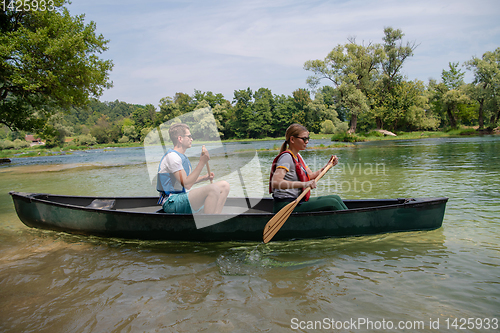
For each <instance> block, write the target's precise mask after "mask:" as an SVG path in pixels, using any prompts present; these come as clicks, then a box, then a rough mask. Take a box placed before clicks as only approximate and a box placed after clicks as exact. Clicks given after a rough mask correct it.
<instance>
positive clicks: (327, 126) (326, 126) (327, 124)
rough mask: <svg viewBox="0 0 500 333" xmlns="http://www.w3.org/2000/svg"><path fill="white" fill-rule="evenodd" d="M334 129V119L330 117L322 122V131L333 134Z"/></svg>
mask: <svg viewBox="0 0 500 333" xmlns="http://www.w3.org/2000/svg"><path fill="white" fill-rule="evenodd" d="M334 130H335V125H333V121H331V120H330V119H327V120H325V121H324V122H322V123H321V133H323V134H333V131H334Z"/></svg>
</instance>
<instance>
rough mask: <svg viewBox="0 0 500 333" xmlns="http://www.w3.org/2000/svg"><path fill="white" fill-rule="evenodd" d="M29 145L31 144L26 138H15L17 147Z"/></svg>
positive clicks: (15, 146)
mask: <svg viewBox="0 0 500 333" xmlns="http://www.w3.org/2000/svg"><path fill="white" fill-rule="evenodd" d="M29 146H30V144H29V142H28V141H26V140H21V139H15V140H14V148H15V149H21V148H27V147H29Z"/></svg>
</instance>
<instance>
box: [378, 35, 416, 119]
mask: <svg viewBox="0 0 500 333" xmlns="http://www.w3.org/2000/svg"><path fill="white" fill-rule="evenodd" d="M403 37H404V33H403V32H402V31H401V30H400V29H393V28H391V27H387V28H385V29H384V38H383V40H384V44H383V47H384V52H385V57H384V59H383V60H382V62H381V75H380V78H379V79H378V80H377V84H376V89H375V94H374V95H373V96H369V97H370V98H372V99H373V100H374V102H373V105H372V108H371V112H372V114H373V116H374V118H375V122H376V125H377V128H378V129H381V128H382V127H383V125H384V123H387V122H389V123H392V119H391V118H394V117H398V116H396V115H394V114H393V113H398V112H401V111H403V112H404V111H405V110H401V109H400V108H396V109H394V108H393V107H392V105H391V104H393V103H394V101H395V100H397V99H398V98H399V97H405V96H401V95H399V93H400V92H401V91H404V90H406V88H407V87H408V85H411V83H410V82H404V77H403V75H402V74H401V69H402V67H403V64H404V62H405V61H406V59H408V58H409V57H411V56H412V55H413V51H414V50H415V48H416V44H415V42H406V43H404V42H403ZM399 85H404V86H399ZM407 101H408V99H407V100H406V101H405V102H407ZM402 104H404V102H403V103H402ZM407 106H408V107H410V105H407Z"/></svg>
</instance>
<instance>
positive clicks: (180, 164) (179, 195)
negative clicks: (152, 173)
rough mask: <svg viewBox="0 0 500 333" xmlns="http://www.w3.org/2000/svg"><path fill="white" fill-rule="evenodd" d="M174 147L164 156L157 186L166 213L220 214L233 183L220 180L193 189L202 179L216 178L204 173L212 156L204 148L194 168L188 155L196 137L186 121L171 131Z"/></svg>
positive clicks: (159, 201) (160, 202)
mask: <svg viewBox="0 0 500 333" xmlns="http://www.w3.org/2000/svg"><path fill="white" fill-rule="evenodd" d="M168 133H169V136H170V140H172V142H173V143H174V148H173V149H169V150H168V151H167V153H166V154H165V155H164V156H163V157H162V159H161V161H160V165H159V167H158V180H157V185H156V189H157V190H158V192H160V199H159V200H158V204H160V205H162V206H163V210H164V211H165V212H166V213H179V214H193V213H197V212H200V211H201V210H203V212H204V213H206V214H220V213H221V211H222V207H224V204H225V202H226V199H227V195H228V194H229V183H228V182H226V181H218V182H216V183H213V184H209V185H205V186H202V187H198V188H195V189H192V190H191V187H192V186H193V185H194V184H196V183H199V182H202V181H206V180H212V179H213V178H214V173H213V172H211V173H210V174H208V173H207V174H206V175H203V176H200V173H201V171H202V170H203V168H204V167H205V165H206V164H207V163H208V160H209V159H210V155H209V154H208V151H206V150H204V151H202V153H201V156H200V161H199V162H198V165H197V166H196V168H194V170H193V169H192V166H191V162H189V159H188V158H187V157H186V155H184V154H185V153H186V150H187V149H189V148H191V144H192V142H193V136H192V135H191V132H190V130H189V127H188V126H187V125H186V124H174V125H172V126H170V129H169V130H168Z"/></svg>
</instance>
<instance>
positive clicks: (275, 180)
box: [269, 124, 347, 213]
mask: <svg viewBox="0 0 500 333" xmlns="http://www.w3.org/2000/svg"><path fill="white" fill-rule="evenodd" d="M285 137H286V139H285V142H284V143H283V145H282V146H281V150H280V153H279V155H278V156H277V157H276V158H275V159H274V161H273V165H272V167H271V175H270V177H269V192H270V193H272V194H273V198H274V212H275V213H276V212H278V211H280V210H281V208H283V207H285V206H286V205H287V204H289V203H290V202H292V201H294V200H295V199H296V198H297V197H298V196H299V195H300V193H301V192H302V191H303V190H304V189H306V188H307V187H310V188H311V189H313V188H316V181H315V178H316V177H317V176H318V175H319V174H320V173H321V171H323V169H324V167H323V168H322V169H320V170H318V171H315V172H312V171H311V169H309V167H308V166H307V165H306V164H305V162H304V160H303V159H302V156H300V154H299V151H301V150H304V149H306V147H307V143H308V142H309V131H308V130H307V128H305V127H304V126H302V125H300V124H292V125H290V127H288V129H287V130H286V134H285ZM337 163H338V159H337V157H335V159H334V161H333V165H336V164H337ZM343 209H347V206H346V205H345V204H344V202H343V201H342V199H341V198H340V197H339V196H338V195H334V194H332V195H325V196H321V197H313V198H310V192H309V193H308V194H306V195H305V197H304V199H303V200H302V201H301V202H300V203H299V205H297V207H296V208H295V210H294V211H295V212H315V211H323V210H343Z"/></svg>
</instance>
